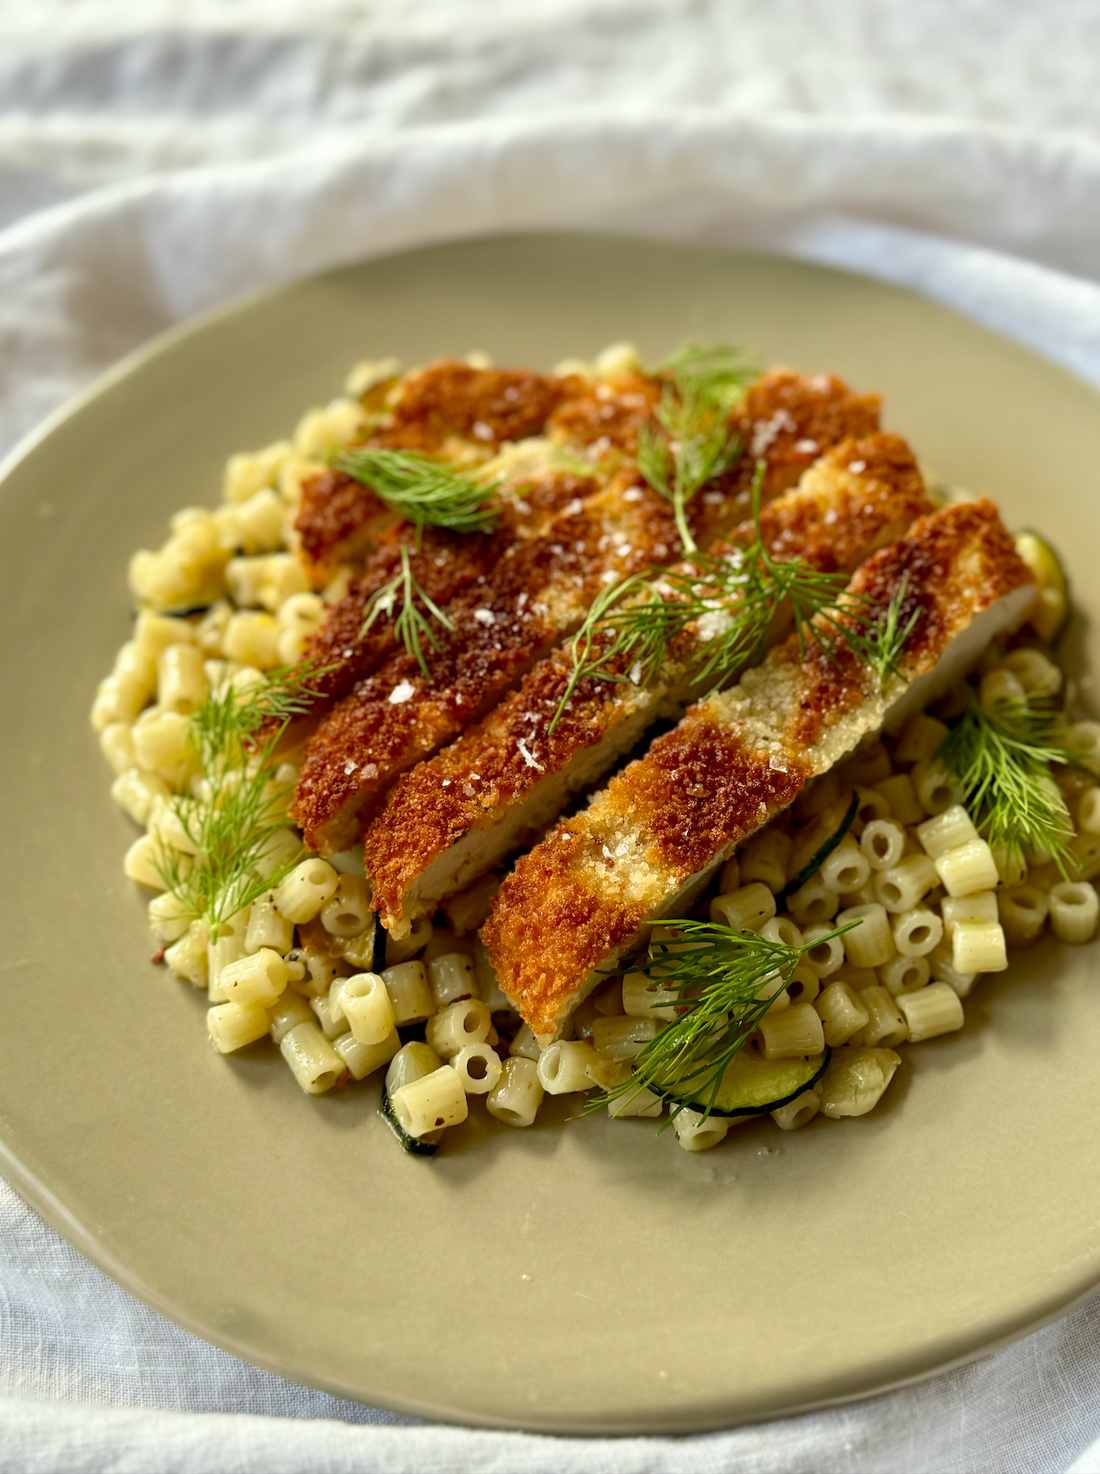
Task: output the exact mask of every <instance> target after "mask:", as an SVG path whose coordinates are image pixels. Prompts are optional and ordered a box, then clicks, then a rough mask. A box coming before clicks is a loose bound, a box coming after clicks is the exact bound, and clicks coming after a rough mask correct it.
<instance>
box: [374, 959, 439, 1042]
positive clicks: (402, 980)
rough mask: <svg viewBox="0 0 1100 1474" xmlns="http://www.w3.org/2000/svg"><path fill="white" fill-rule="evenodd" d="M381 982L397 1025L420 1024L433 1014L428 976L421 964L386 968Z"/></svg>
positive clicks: (405, 964)
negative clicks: (384, 986) (391, 1005)
mask: <svg viewBox="0 0 1100 1474" xmlns="http://www.w3.org/2000/svg"><path fill="white" fill-rule="evenodd" d="M382 981H383V982H384V983H385V985H386V992H387V993H388V994H389V995H390V1002H391V1003H392V1004H393V1016H394V1018H395V1019H396V1021H397V1023H398V1025H399V1026H400V1027H403V1026H404V1025H405V1024H420V1023H423V1022H424V1020H425V1019H428V1018H431V1016H432V1014H433V1013H434V1012H435V1003H434V1002H433V1000H432V995H431V990H430V989H429V987H428V974H427V971H426V970H425V967H424V964H423V963H422V962H399V963H397V965H396V966H395V967H387V968H386V969H385V970H384V971H383V973H382Z"/></svg>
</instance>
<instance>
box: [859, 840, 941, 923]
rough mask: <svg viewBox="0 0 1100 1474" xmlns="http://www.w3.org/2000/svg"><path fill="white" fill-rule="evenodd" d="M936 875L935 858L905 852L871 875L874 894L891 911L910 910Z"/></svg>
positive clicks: (918, 901) (920, 898)
mask: <svg viewBox="0 0 1100 1474" xmlns="http://www.w3.org/2000/svg"><path fill="white" fill-rule="evenodd" d="M938 879H939V873H938V871H937V869H936V862H935V861H934V860H930V859H929V858H928V856H927V855H906V856H905V857H904V858H903V859H901V860H899V861H898V862H897V864H896V865H891V866H890V868H889V870H880V871H879V872H878V874H877V875H876V876H875V896H876V898H877V900H878V902H879V904H880V905H881V906H883V907H884V908H885V909H886V910H887V911H892V912H893V913H894V915H896V916H900V915H901V913H902V912H904V911H912V910H913V909H914V908H915V907H916V906H918V905H919V904H920V902H921V900H922V899H923V898H924V896H926V895H927V894H928V892H929V891H930V890H931V889H932V887H933V886H934V885H935V884H936V882H937V880H938Z"/></svg>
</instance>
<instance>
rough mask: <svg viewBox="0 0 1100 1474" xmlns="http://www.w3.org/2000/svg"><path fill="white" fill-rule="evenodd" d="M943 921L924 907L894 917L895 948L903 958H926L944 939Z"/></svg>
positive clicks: (917, 907) (916, 907)
mask: <svg viewBox="0 0 1100 1474" xmlns="http://www.w3.org/2000/svg"><path fill="white" fill-rule="evenodd" d="M943 927H944V923H943V919H942V918H941V917H939V916H937V915H936V913H935V912H934V911H929V910H928V909H927V908H926V907H924V906H915V907H914V908H913V909H912V910H911V911H902V912H899V914H898V915H896V916H895V917H894V924H893V932H894V946H895V947H896V948H897V949H898V951H899V952H900V953H901V955H902V956H903V957H926V956H927V955H928V953H929V952H931V951H932V949H933V948H934V947H937V946H939V943H940V941H941V940H942V938H943Z"/></svg>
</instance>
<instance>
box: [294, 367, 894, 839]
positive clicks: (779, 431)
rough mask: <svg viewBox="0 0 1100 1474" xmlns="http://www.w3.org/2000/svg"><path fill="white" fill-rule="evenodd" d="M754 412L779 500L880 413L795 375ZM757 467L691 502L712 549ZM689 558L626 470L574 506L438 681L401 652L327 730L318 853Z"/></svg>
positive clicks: (488, 583)
mask: <svg viewBox="0 0 1100 1474" xmlns="http://www.w3.org/2000/svg"><path fill="white" fill-rule="evenodd" d="M746 403H747V404H748V405H749V406H750V408H751V412H752V416H751V418H750V419H749V420H748V421H747V422H746V427H745V429H746V433H750V432H749V430H748V426H749V425H751V427H752V429H751V439H752V441H753V443H755V444H756V446H757V449H758V451H759V458H760V460H761V461H762V462H763V465H764V476H763V494H764V496H765V497H766V498H768V499H770V498H772V497H774V496H775V495H777V494H778V493H779V492H781V491H784V490H786V489H787V487H788V485H789V484H790V480H791V477H792V475H793V476H794V477H795V479H797V475H798V474H800V473H801V470H802V469H804V468H805V463H806V461H807V460H809V461H811V462H812V460H814V459H816V458H817V456H818V455H819V454H820V447H821V444H822V442H823V441H824V440H825V439H826V438H827V437H828V436H829V435H831V434H834V433H835V432H836V431H837V430H839V429H840V428H842V427H843V428H853V429H854V430H855V431H856V432H857V433H862V432H865V431H866V430H868V429H873V428H874V427H875V423H876V422H877V414H878V400H877V398H875V397H873V396H872V397H867V398H859V397H857V396H855V395H853V394H852V393H851V392H850V391H849V390H848V389H847V388H846V386H844V385H843V384H842V383H841V382H840V381H839V380H836V379H832V378H827V377H824V376H822V377H818V378H816V379H812V380H810V379H801V378H799V376H798V375H796V374H791V373H789V372H787V371H779V372H777V373H774V374H770V375H767V376H766V377H765V379H763V380H761V381H758V383H757V384H756V385H754V386H753V387H752V389H750V391H749V393H748V395H747V396H746ZM796 412H797V413H796ZM798 415H801V418H799V417H798ZM868 421H871V422H872V423H871V424H870V425H869V424H868ZM838 438H843V436H839V437H838ZM830 443H835V441H832V442H830ZM799 447H801V448H799ZM753 464H754V463H752V462H750V461H748V460H747V458H744V457H743V458H742V459H741V461H740V462H739V463H738V464H737V465H736V466H735V467H734V468H733V470H732V471H730V472H728V473H727V474H726V475H724V476H723V477H722V478H721V479H720V480H718V481H716V482H715V483H713V484H712V486H711V487H710V488H709V489H707V490H704V491H703V492H702V494H701V495H699V496H697V497H696V498H695V499H694V500H693V501H692V502H691V503H690V504H689V508H688V515H689V521H690V524H691V527H692V532H693V536H694V537H695V538H696V540H697V541H698V542H699V543H700V545H703V546H705V545H706V544H707V543H708V542H710V541H712V540H713V538H714V537H715V536H717V535H718V534H719V533H721V532H722V531H724V530H725V529H726V528H728V527H729V526H731V525H735V524H736V522H737V521H739V520H740V519H741V518H743V517H744V515H745V511H746V509H747V507H748V503H749V488H750V484H751V481H752V477H753ZM678 548H679V540H678V537H677V533H676V527H675V519H674V515H673V508H672V504H671V503H670V502H669V501H668V500H667V499H666V498H664V497H662V496H660V495H659V494H658V493H657V492H655V491H654V490H652V488H650V487H649V486H646V485H645V484H644V483H641V482H640V478H639V476H638V473H637V469H636V467H634V465H633V464H632V463H626V462H624V463H622V464H621V465H620V469H619V471H618V473H617V475H616V477H615V478H614V479H613V480H612V483H611V484H610V485H609V486H608V487H607V488H606V489H605V490H604V491H602V492H600V493H597V494H596V495H595V496H593V497H590V498H589V499H588V500H586V501H583V502H581V501H579V500H578V501H577V502H576V503H572V504H570V506H569V507H567V508H566V510H565V512H563V513H562V514H561V515H560V516H559V517H558V518H557V519H556V520H555V521H554V523H553V524H552V526H551V529H550V531H549V532H548V533H547V534H546V535H545V536H544V537H542V538H535V539H532V540H531V541H529V542H527V543H522V544H521V543H515V544H513V545H512V546H510V547H509V548H508V549H506V551H505V554H504V556H503V557H502V558H501V560H500V563H499V564H498V566H497V568H496V569H495V570H494V572H493V574H492V576H491V577H487V578H486V579H485V581H484V583H481V582H479V583H478V584H477V585H476V587H474V588H471V589H470V590H468V591H467V593H466V594H464V595H462V596H460V598H459V599H457V600H456V601H454V602H453V603H452V604H451V605H449V606H448V608H447V615H448V618H449V619H450V621H451V624H452V626H453V627H452V629H451V630H449V631H439V648H438V650H435V651H432V652H431V653H430V655H429V665H430V667H431V678H430V680H429V679H425V677H424V674H423V672H422V671H421V669H420V667H419V665H418V663H417V661H416V660H415V658H414V657H413V656H412V655H410V654H408V653H406V652H399V653H397V654H396V655H394V656H393V658H392V659H390V660H389V661H387V662H386V664H385V666H383V667H382V668H381V669H380V670H379V671H378V672H377V673H376V674H375V675H373V676H371V677H369V678H368V679H366V680H363V681H361V682H359V684H358V685H357V686H356V687H355V688H354V690H353V691H352V693H351V695H349V696H348V697H346V698H345V699H344V700H343V701H342V702H340V703H339V705H338V706H337V707H336V708H335V710H333V711H332V712H331V713H330V715H329V716H328V717H327V718H326V719H325V721H324V722H323V723H322V724H321V727H320V728H319V730H318V731H317V733H316V734H315V736H314V737H313V738H312V739H311V741H310V743H309V746H308V749H307V752H306V757H305V761H304V763H303V766H302V771H301V777H300V781H299V784H298V789H297V794H296V799H295V814H296V818H297V820H298V822H299V823H300V824H301V826H302V828H303V830H304V832H305V835H306V840H307V843H309V844H310V845H312V846H313V847H314V848H317V849H320V850H322V851H331V850H338V849H342V848H344V847H345V846H346V845H348V844H349V843H351V842H352V840H353V839H354V838H355V837H356V836H357V831H358V823H359V819H360V817H362V816H365V815H368V814H370V813H371V812H373V811H374V810H375V809H376V808H377V806H378V804H379V803H380V802H381V800H382V798H383V796H384V794H385V792H386V790H387V789H388V788H389V786H390V785H391V784H392V783H393V781H394V780H395V779H396V778H397V777H398V776H399V775H400V774H401V773H403V772H405V771H407V770H408V769H409V768H410V767H412V766H413V765H414V764H415V763H417V762H420V761H421V760H423V759H424V758H428V757H431V756H432V754H433V753H435V752H437V751H438V750H439V748H440V747H442V746H443V745H444V744H446V743H447V742H450V741H452V740H453V739H454V738H455V737H456V736H457V735H458V734H459V733H460V732H461V731H462V730H463V729H464V728H465V727H467V726H469V725H470V724H471V723H472V722H475V721H477V720H479V719H480V718H481V717H482V716H483V715H485V714H486V713H487V712H488V711H490V710H491V709H492V708H493V707H494V706H495V705H496V704H497V703H498V702H499V701H500V700H501V699H502V698H503V697H504V696H505V695H506V694H507V693H508V691H509V690H510V689H512V688H513V687H514V686H515V685H516V684H517V683H518V682H519V681H520V680H522V678H523V676H524V675H525V674H526V672H527V671H528V670H529V669H530V668H531V667H532V666H533V665H534V664H535V663H536V662H537V661H539V660H541V659H542V658H543V657H544V656H546V655H547V654H548V653H549V652H550V651H551V650H552V649H553V648H554V647H555V646H556V645H558V644H560V642H561V641H562V640H563V639H565V638H566V637H567V636H568V635H569V634H570V633H572V631H573V630H574V629H576V627H577V626H578V625H579V623H580V622H581V620H582V619H583V618H584V615H585V613H586V611H587V609H588V606H589V605H590V604H591V602H592V600H593V599H594V598H595V597H596V596H597V595H598V594H599V593H600V591H601V590H602V589H603V588H605V587H606V586H607V583H608V582H609V581H610V580H613V579H615V578H617V577H622V576H629V575H630V574H633V573H637V572H640V571H642V570H643V569H646V568H648V567H650V566H651V565H653V564H662V563H668V562H670V561H671V560H672V559H673V558H674V557H675V555H676V552H677V550H678Z"/></svg>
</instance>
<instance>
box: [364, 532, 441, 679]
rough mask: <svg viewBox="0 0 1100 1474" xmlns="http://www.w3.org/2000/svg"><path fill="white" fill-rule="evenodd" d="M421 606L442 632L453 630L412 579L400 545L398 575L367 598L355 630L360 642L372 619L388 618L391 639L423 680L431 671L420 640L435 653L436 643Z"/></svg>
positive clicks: (405, 552) (437, 646)
mask: <svg viewBox="0 0 1100 1474" xmlns="http://www.w3.org/2000/svg"><path fill="white" fill-rule="evenodd" d="M421 604H423V606H424V608H425V609H427V611H428V614H429V615H431V618H432V619H437V620H438V621H439V623H440V624H441V625H442V626H443V628H444V629H447V630H453V629H454V622H453V621H452V620H451V619H450V618H449V616H448V615H446V614H445V613H444V612H443V610H442V609H440V607H439V606H438V604H436V603H435V602H434V600H433V599H431V598H430V597H429V595H428V594H427V593H426V592H425V590H424V589H423V588H421V586H420V584H419V583H418V582H417V580H416V578H415V577H414V576H413V571H412V567H411V565H410V563H409V550H408V548H407V547H406V546H405V544H404V543H402V544H401V572H400V573H399V574H398V575H397V576H396V578H392V579H391V580H390V581H389V583H388V584H385V585H384V586H383V587H382V588H380V589H379V590H378V591H377V592H376V593H374V594H372V595H371V598H370V601H369V603H368V604H367V608H366V616H365V618H364V620H363V626H362V628H361V629H360V631H359V638H360V639H361V640H362V639H365V638H366V635H367V632H368V630H369V629H370V627H371V625H373V624H374V622H375V620H376V619H378V618H380V617H381V616H382V615H383V614H387V615H389V616H390V618H391V619H393V633H394V638H395V639H397V640H399V641H400V642H401V644H402V645H404V647H405V649H406V650H407V651H408V653H409V654H410V655H413V656H415V657H416V663H417V664H418V665H419V667H420V669H421V670H422V671H423V672H424V679H425V680H429V679H430V678H431V671H430V670H429V669H428V662H427V660H426V659H425V656H424V645H423V641H424V640H425V639H426V640H427V641H428V642H429V644H430V645H431V647H432V649H433V650H438V649H439V640H438V638H437V637H436V633H435V630H434V629H433V628H432V625H431V620H430V619H428V618H427V616H426V615H425V614H424V612H423V610H422V609H421V607H420V606H421ZM395 609H397V610H398V613H397V616H396V618H395V617H394V610H395Z"/></svg>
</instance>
